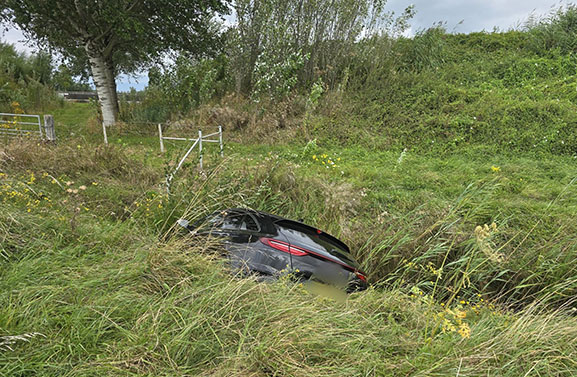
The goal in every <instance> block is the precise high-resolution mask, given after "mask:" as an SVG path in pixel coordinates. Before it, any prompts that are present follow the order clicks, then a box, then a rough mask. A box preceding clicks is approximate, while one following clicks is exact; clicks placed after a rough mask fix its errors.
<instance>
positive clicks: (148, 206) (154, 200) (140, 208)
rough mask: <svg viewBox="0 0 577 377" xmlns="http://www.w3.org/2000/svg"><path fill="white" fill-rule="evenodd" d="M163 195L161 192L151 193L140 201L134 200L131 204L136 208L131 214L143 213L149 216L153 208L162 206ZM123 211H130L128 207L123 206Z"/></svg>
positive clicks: (157, 208)
mask: <svg viewBox="0 0 577 377" xmlns="http://www.w3.org/2000/svg"><path fill="white" fill-rule="evenodd" d="M164 200H165V197H164V196H163V195H162V194H156V193H151V194H149V195H148V197H147V198H144V199H142V200H140V201H138V200H135V201H134V202H133V203H132V204H133V205H134V206H135V207H136V209H135V210H134V211H133V212H132V214H133V215H134V214H137V213H139V214H143V215H144V216H145V217H150V216H152V214H153V213H154V211H155V210H160V209H162V208H164ZM125 211H130V209H129V208H125Z"/></svg>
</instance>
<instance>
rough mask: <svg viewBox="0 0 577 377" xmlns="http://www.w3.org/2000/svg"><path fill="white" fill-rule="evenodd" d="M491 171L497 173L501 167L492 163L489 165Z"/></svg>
mask: <svg viewBox="0 0 577 377" xmlns="http://www.w3.org/2000/svg"><path fill="white" fill-rule="evenodd" d="M491 171H492V172H493V173H498V172H500V171H501V168H500V167H499V166H495V165H493V166H491Z"/></svg>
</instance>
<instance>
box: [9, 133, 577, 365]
mask: <svg viewBox="0 0 577 377" xmlns="http://www.w3.org/2000/svg"><path fill="white" fill-rule="evenodd" d="M78 143H79V142H78V141H77V140H71V141H70V142H63V143H61V144H59V145H58V146H37V145H34V146H31V145H29V144H12V145H10V146H8V147H3V148H2V150H1V152H0V155H1V156H2V162H1V165H0V166H1V169H2V173H3V175H2V177H1V178H0V190H1V191H2V195H1V196H0V208H1V211H0V240H2V243H1V245H2V248H3V250H2V251H3V253H2V255H3V257H0V342H4V343H5V342H6V341H10V342H11V343H10V349H7V348H2V349H1V350H0V374H3V375H10V376H12V375H14V376H19V375H29V374H41V375H59V376H61V375H69V376H72V375H91V374H92V375H102V374H106V375H175V374H180V375H215V376H219V375H222V376H225V375H226V376H229V375H238V376H241V375H242V376H245V375H254V376H265V375H271V374H273V375H287V376H289V375H290V376H300V375H303V376H304V375H319V376H323V375H325V376H335V375H342V376H366V375H399V376H400V375H427V376H430V375H438V376H442V375H453V374H455V375H457V374H459V375H486V374H487V373H490V374H496V375H504V376H507V375H510V376H518V375H524V374H531V373H538V374H541V375H560V376H564V375H566V376H570V375H572V374H574V371H575V368H577V365H576V363H575V358H574V357H573V356H574V355H575V354H576V353H577V348H576V344H577V342H575V340H576V339H577V332H576V330H575V329H577V326H576V325H577V323H576V322H575V317H574V315H573V313H574V312H572V311H571V309H572V308H573V307H574V302H573V301H574V300H573V298H574V297H575V291H574V289H575V285H574V284H575V280H576V279H575V276H576V274H575V271H574V269H573V267H572V263H571V260H572V255H574V252H575V237H574V236H573V235H572V234H573V233H572V232H571V229H573V228H572V224H570V223H567V224H564V223H561V224H560V225H559V223H558V222H552V220H551V218H550V215H551V213H548V212H547V211H553V210H554V211H559V209H558V203H568V204H570V203H572V202H571V201H568V200H569V199H570V198H571V197H572V195H573V193H574V183H573V182H572V181H570V182H569V183H568V184H567V185H565V186H564V189H561V190H558V189H554V190H553V189H551V192H548V197H550V200H549V202H550V205H549V206H545V207H544V210H545V211H543V212H541V214H540V216H539V217H536V218H530V219H525V218H523V217H522V216H520V215H518V216H516V217H515V216H513V215H511V214H509V216H508V217H506V218H501V217H499V216H495V215H494V207H495V200H496V198H498V197H499V196H500V195H502V193H503V190H504V189H508V187H509V186H508V182H507V180H506V179H504V178H499V176H497V175H494V176H493V177H492V178H491V179H481V180H479V181H478V182H475V183H473V184H470V185H468V186H465V189H464V190H461V192H460V193H459V194H458V195H456V196H455V197H454V199H452V200H451V201H449V202H448V204H447V203H444V204H435V205H427V204H422V205H419V206H415V207H414V208H413V209H412V210H407V211H405V207H407V208H408V204H407V203H399V204H398V205H399V206H400V207H399V208H401V209H402V215H399V213H400V211H399V212H395V213H388V214H383V213H382V212H383V211H382V208H379V205H378V202H375V201H373V200H374V199H373V198H372V197H371V196H370V195H368V194H365V191H367V190H368V188H364V189H363V190H361V189H359V187H358V186H357V185H358V184H359V182H356V181H355V180H354V179H353V178H354V177H351V176H349V174H352V173H351V172H352V170H351V169H358V168H359V167H358V165H359V163H358V162H354V161H352V162H350V166H346V165H344V166H342V167H341V168H342V169H344V170H343V171H344V173H343V174H341V173H338V174H341V175H340V177H341V178H339V179H335V178H334V174H337V173H335V172H334V171H332V170H331V171H330V173H329V172H328V171H327V169H326V168H325V169H324V170H321V171H325V172H327V173H323V174H325V175H321V174H316V173H311V171H314V169H315V168H314V165H312V163H311V164H309V165H307V164H306V163H305V162H304V160H303V157H302V153H295V152H296V151H294V150H290V151H289V152H287V153H276V152H275V153H270V154H269V153H266V152H265V153H264V156H263V157H262V158H256V157H255V158H253V157H250V156H249V155H247V156H244V157H241V156H239V155H234V154H233V155H232V156H231V157H230V158H229V159H225V160H224V161H220V162H218V163H217V162H216V160H214V161H211V159H210V158H208V159H207V161H206V162H207V170H206V171H205V172H204V173H202V172H200V171H197V170H196V169H195V167H194V164H193V163H191V164H190V165H187V166H185V168H184V170H183V171H182V174H180V175H178V176H177V179H176V181H175V184H174V185H173V190H171V195H170V196H167V195H166V194H165V193H164V192H163V191H162V186H161V185H160V184H161V183H162V176H163V173H162V162H161V160H162V159H161V158H160V157H151V160H149V161H148V164H150V165H149V166H146V165H143V164H141V163H137V162H135V161H134V160H133V158H134V157H131V156H133V155H134V156H138V157H142V156H143V155H144V154H146V153H147V152H146V151H143V150H142V148H146V147H142V146H138V147H134V148H121V147H109V148H103V149H102V150H99V149H97V148H94V149H91V148H82V144H78ZM77 145H81V148H78V147H77ZM89 146H90V145H87V146H86V147H89ZM265 151H266V149H265ZM271 152H272V151H271ZM311 153H317V152H316V151H312V152H311ZM63 155H68V156H71V157H73V158H64V157H62V156H63ZM256 155H258V153H257V154H256ZM293 155H296V157H294V156H293ZM369 156H370V158H371V160H373V159H374V157H375V156H376V155H369ZM138 157H137V158H138ZM209 157H210V156H209ZM81 158H82V159H83V160H82V161H79V160H80V159H81ZM251 158H253V160H251ZM304 158H309V157H308V155H307V156H305V157H304ZM379 158H384V157H382V156H381V157H379ZM309 159H310V158H309ZM390 159H391V160H392V161H397V162H398V155H397V154H395V155H391V157H390ZM345 160H346V155H345V154H343V164H345V162H344V161H345ZM372 163H373V164H374V162H372ZM414 164H416V160H415V157H412V156H411V155H408V156H405V159H404V160H403V161H402V166H400V167H398V169H396V170H394V171H393V170H392V171H390V172H388V173H387V174H392V177H396V179H401V178H400V177H404V176H409V175H410V174H411V171H410V169H411V166H412V165H414ZM385 166H389V164H386V163H385ZM461 168H462V167H459V169H461ZM415 169H416V170H418V171H419V174H421V173H423V172H422V170H423V169H422V168H415ZM345 170H346V171H345ZM335 171H336V169H335ZM44 173H47V175H46V176H44ZM32 174H33V176H34V177H35V178H34V179H32ZM331 174H333V175H331ZM431 174H432V173H431V172H429V175H431ZM337 176H339V175H337ZM347 177H348V178H347ZM347 179H348V180H350V182H348V181H347ZM53 180H55V181H56V183H53ZM68 182H72V183H71V184H70V185H68V184H67V183H68ZM93 182H94V183H96V185H93V184H92V183H93ZM351 182H352V183H351ZM416 184H418V183H414V182H413V183H412V186H410V189H411V190H414V187H416V186H415V185H416ZM84 185H86V186H87V187H86V188H85V189H80V187H81V186H84ZM26 189H28V191H26ZM31 189H32V190H33V191H34V192H35V193H42V194H43V196H45V197H47V198H48V199H50V202H49V201H48V200H44V202H46V203H44V202H42V203H39V204H37V205H35V206H34V205H31V204H33V200H32V201H31V199H33V198H34V197H35V194H34V193H33V192H32V190H31ZM68 190H71V191H68ZM74 190H77V191H78V192H76V193H75V192H74ZM12 191H18V192H20V193H21V194H22V195H23V197H22V198H21V197H20V196H19V195H14V196H13V195H8V196H6V195H5V192H12ZM363 195H365V196H363ZM371 195H375V193H373V194H371ZM4 198H7V199H6V200H4ZM352 198H358V199H359V200H355V201H352V200H351V199H352ZM29 203H30V204H29ZM50 203H52V204H50ZM232 206H243V207H252V208H256V209H261V210H267V211H270V212H275V213H279V214H282V215H286V216H290V217H293V218H304V219H306V221H307V222H311V223H313V224H315V225H317V226H319V227H320V228H323V229H327V230H328V231H330V232H332V233H335V234H338V235H340V236H341V237H343V239H344V240H345V241H347V242H348V243H349V244H350V245H351V246H352V249H353V251H354V253H355V254H356V256H357V257H358V258H359V259H360V260H361V262H362V263H363V266H364V267H365V268H366V269H367V270H368V272H369V274H370V278H371V280H372V282H374V283H375V284H374V286H373V287H372V288H370V289H369V290H368V291H366V292H362V293H358V294H353V295H351V296H349V297H348V298H347V299H346V300H343V301H338V300H332V299H330V298H326V297H324V296H318V295H314V294H311V293H309V292H308V291H307V290H306V289H304V288H303V287H301V286H300V285H298V284H294V283H293V282H290V281H286V280H281V281H279V282H276V283H269V284H263V283H259V282H257V281H255V280H253V279H251V278H246V277H240V276H234V275H233V274H231V273H230V272H229V271H227V268H226V263H225V262H224V261H223V260H221V259H220V258H217V257H215V256H216V255H218V254H219V252H220V250H219V249H218V245H214V244H211V243H206V242H203V241H199V240H194V239H190V238H187V237H185V235H183V234H181V233H179V231H178V229H176V228H174V227H173V224H174V221H175V220H176V219H177V218H179V217H187V218H190V219H194V218H196V217H199V216H201V215H203V214H205V213H206V212H209V211H211V210H214V209H218V208H223V207H232ZM84 207H86V208H87V209H88V210H86V209H84ZM77 208H78V209H79V210H77ZM28 209H30V211H28ZM379 215H381V216H380V217H379ZM562 219H567V217H565V216H563V217H562ZM493 221H495V222H496V224H497V226H496V229H495V227H493V226H492V222H493ZM523 222H527V224H526V226H525V225H524V226H523V227H521V226H519V223H523ZM484 224H487V227H485V226H484ZM477 225H479V226H480V228H476V226H477ZM553 226H556V229H557V230H556V231H554V232H551V229H553ZM520 230H522V231H521V232H519V231H520ZM517 233H519V234H517ZM544 235H545V237H544ZM547 236H548V237H547ZM537 267H538V268H540V269H537ZM441 304H442V305H441ZM506 304H507V305H506ZM510 308H513V309H515V310H509V309H510ZM35 333H38V334H42V336H40V335H38V336H35V337H29V336H27V335H25V334H35ZM20 338H22V339H26V340H18V341H14V340H16V339H20ZM536 361H538V362H536Z"/></svg>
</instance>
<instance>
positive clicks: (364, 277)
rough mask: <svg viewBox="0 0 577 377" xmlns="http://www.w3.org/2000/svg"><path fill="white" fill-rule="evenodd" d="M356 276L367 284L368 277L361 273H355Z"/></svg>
mask: <svg viewBox="0 0 577 377" xmlns="http://www.w3.org/2000/svg"><path fill="white" fill-rule="evenodd" d="M355 275H357V277H358V278H359V279H361V280H362V281H364V282H365V283H366V282H367V277H366V276H365V275H363V274H361V273H360V272H359V271H355Z"/></svg>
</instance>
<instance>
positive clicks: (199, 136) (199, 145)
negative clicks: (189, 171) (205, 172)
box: [198, 130, 202, 170]
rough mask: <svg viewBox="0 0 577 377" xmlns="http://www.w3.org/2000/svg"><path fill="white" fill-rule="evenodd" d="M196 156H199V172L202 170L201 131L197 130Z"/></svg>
mask: <svg viewBox="0 0 577 377" xmlns="http://www.w3.org/2000/svg"><path fill="white" fill-rule="evenodd" d="M198 155H199V160H198V162H199V165H200V170H202V131H201V130H198Z"/></svg>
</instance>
